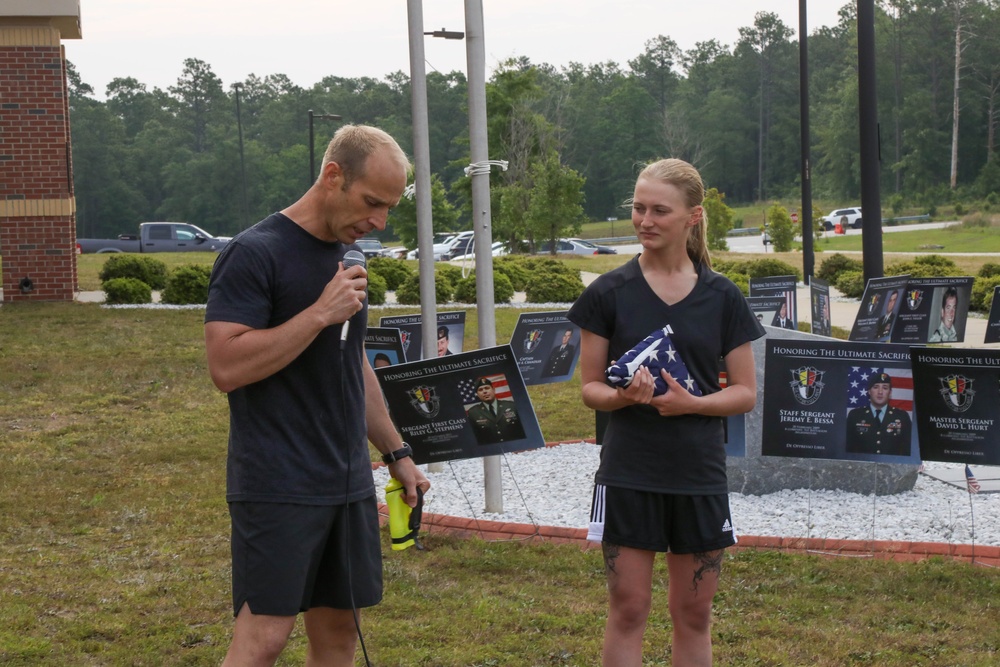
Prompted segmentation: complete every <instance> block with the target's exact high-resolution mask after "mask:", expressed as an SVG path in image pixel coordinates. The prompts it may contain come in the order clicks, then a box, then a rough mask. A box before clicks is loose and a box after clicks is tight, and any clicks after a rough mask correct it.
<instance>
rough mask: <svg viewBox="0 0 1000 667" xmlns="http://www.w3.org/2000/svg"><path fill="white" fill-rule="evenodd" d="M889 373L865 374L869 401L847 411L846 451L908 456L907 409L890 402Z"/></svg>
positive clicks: (890, 379)
mask: <svg viewBox="0 0 1000 667" xmlns="http://www.w3.org/2000/svg"><path fill="white" fill-rule="evenodd" d="M891 400H892V377H890V376H889V374H888V373H884V372H882V373H873V374H872V375H870V376H869V377H868V401H867V403H865V404H864V405H860V406H858V407H856V408H854V409H852V410H851V411H850V412H849V413H847V441H846V448H845V449H846V451H847V452H848V453H854V454H882V455H887V456H908V455H909V454H910V434H911V432H912V428H913V427H912V423H911V421H910V415H909V414H908V413H907V412H906V410H902V409H900V408H897V407H894V406H893V405H890V401H891Z"/></svg>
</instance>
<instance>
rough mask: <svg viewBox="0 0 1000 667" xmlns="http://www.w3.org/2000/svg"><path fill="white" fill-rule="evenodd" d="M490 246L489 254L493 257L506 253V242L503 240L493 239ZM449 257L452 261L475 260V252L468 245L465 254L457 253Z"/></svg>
mask: <svg viewBox="0 0 1000 667" xmlns="http://www.w3.org/2000/svg"><path fill="white" fill-rule="evenodd" d="M490 248H491V252H490V254H491V255H493V256H494V257H500V256H501V255H506V254H508V251H507V244H506V243H504V242H503V241H494V242H493V245H492V246H490ZM451 259H452V261H454V262H472V261H475V260H476V254H475V252H473V249H472V248H471V247H470V248H469V252H468V253H467V254H465V255H457V256H455V257H452V258H451Z"/></svg>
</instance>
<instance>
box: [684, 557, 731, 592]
mask: <svg viewBox="0 0 1000 667" xmlns="http://www.w3.org/2000/svg"><path fill="white" fill-rule="evenodd" d="M725 553H726V552H725V550H723V549H720V550H719V551H710V552H708V553H703V554H694V562H695V571H694V577H693V578H692V579H691V590H693V591H695V592H698V582H699V581H701V580H702V579H704V578H705V575H706V574H708V573H712V572H714V573H715V574H716V575H719V574H721V573H722V557H723V555H725Z"/></svg>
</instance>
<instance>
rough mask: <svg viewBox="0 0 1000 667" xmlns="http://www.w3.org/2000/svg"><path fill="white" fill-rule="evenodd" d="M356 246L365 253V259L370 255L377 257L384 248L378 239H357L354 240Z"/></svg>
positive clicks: (370, 256)
mask: <svg viewBox="0 0 1000 667" xmlns="http://www.w3.org/2000/svg"><path fill="white" fill-rule="evenodd" d="M356 243H357V244H358V247H359V248H361V252H363V253H364V254H365V259H371V258H372V257H378V256H379V255H381V254H382V251H383V250H385V247H384V246H383V245H382V242H381V241H379V240H378V239H368V238H365V239H358V240H357V241H356Z"/></svg>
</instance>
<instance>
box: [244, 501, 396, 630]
mask: <svg viewBox="0 0 1000 667" xmlns="http://www.w3.org/2000/svg"><path fill="white" fill-rule="evenodd" d="M229 516H230V517H231V519H232V526H233V534H232V553H233V614H234V615H235V614H238V613H239V611H240V609H241V608H242V607H243V604H244V603H247V604H248V605H249V606H250V611H252V612H253V613H254V614H265V615H268V616H295V615H296V614H298V613H299V612H302V611H308V610H309V609H311V608H312V607H332V608H334V609H351V608H352V602H351V599H352V594H353V601H354V602H353V607H356V608H361V607H371V606H373V605H376V604H378V603H379V601H381V599H382V545H381V542H380V540H379V527H378V526H379V524H378V506H377V505H376V502H375V496H374V495H373V496H372V497H371V498H366V499H364V500H359V501H357V502H353V503H350V504H349V505H335V506H329V505H295V504H285V503H242V502H235V503H229ZM348 517H349V521H350V525H349V526H348V523H347V519H348Z"/></svg>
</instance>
